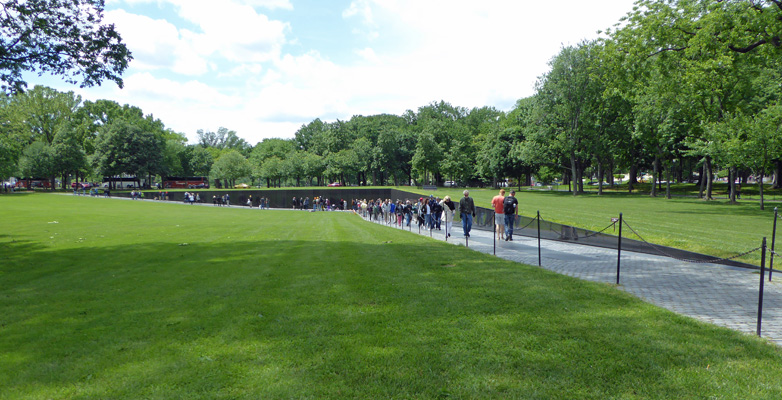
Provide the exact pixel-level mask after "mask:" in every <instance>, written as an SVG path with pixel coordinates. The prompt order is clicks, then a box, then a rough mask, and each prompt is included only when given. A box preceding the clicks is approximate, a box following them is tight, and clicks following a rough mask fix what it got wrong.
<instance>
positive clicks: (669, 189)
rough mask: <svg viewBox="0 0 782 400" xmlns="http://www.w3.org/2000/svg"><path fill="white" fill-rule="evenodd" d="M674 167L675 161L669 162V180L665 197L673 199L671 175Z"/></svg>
mask: <svg viewBox="0 0 782 400" xmlns="http://www.w3.org/2000/svg"><path fill="white" fill-rule="evenodd" d="M672 169H673V162H670V163H668V179H667V182H665V198H666V199H668V200H670V199H671V175H672V171H671V170H672Z"/></svg>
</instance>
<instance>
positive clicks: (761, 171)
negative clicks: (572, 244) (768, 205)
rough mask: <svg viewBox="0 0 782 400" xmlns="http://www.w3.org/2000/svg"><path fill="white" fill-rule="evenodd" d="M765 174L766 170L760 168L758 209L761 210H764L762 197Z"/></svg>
mask: <svg viewBox="0 0 782 400" xmlns="http://www.w3.org/2000/svg"><path fill="white" fill-rule="evenodd" d="M765 174H766V171H765V170H763V169H761V170H760V181H759V182H758V184H759V185H760V209H761V210H765V204H764V199H763V178H764V177H765V176H764V175H765Z"/></svg>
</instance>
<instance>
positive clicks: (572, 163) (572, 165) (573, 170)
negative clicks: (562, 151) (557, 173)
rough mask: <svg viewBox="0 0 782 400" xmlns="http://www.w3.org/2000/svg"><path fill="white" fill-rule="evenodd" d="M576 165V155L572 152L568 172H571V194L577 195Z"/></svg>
mask: <svg viewBox="0 0 782 400" xmlns="http://www.w3.org/2000/svg"><path fill="white" fill-rule="evenodd" d="M577 170H578V167H577V166H576V155H575V154H574V153H570V174H571V178H572V179H571V180H572V181H573V188H572V189H571V191H572V192H573V196H577V195H578V186H577V185H578V171H577Z"/></svg>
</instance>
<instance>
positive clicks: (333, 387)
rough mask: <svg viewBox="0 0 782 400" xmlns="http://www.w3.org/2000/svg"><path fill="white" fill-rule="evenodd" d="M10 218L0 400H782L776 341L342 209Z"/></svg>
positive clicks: (41, 212)
mask: <svg viewBox="0 0 782 400" xmlns="http://www.w3.org/2000/svg"><path fill="white" fill-rule="evenodd" d="M523 198H525V199H526V197H523ZM0 210H1V211H0V221H2V222H3V225H4V227H5V228H4V229H3V231H2V232H3V233H2V234H0V245H1V246H2V249H3V250H2V253H3V261H2V262H1V263H0V399H65V398H67V399H71V398H73V399H138V398H144V399H171V398H181V399H220V398H226V399H244V398H248V399H271V398H282V399H288V398H313V399H321V398H360V399H371V398H447V397H453V398H481V399H483V398H498V399H507V398H539V399H551V398H578V399H606V398H627V399H636V398H637V399H649V398H660V399H667V398H742V399H770V398H780V397H782V380H780V379H779V377H780V375H781V374H782V354H780V350H779V348H778V347H776V346H774V345H771V344H769V343H767V342H766V341H765V340H763V339H758V338H756V337H753V336H750V335H745V334H741V333H738V332H734V331H731V330H728V329H725V328H718V327H714V326H711V325H707V324H704V323H700V322H697V321H695V320H693V319H689V318H685V317H681V316H678V315H676V314H673V313H671V312H668V311H666V310H663V309H660V308H657V307H654V306H651V305H649V304H646V303H643V302H641V301H639V300H637V299H636V298H634V297H632V296H630V295H628V294H626V293H624V292H622V291H619V290H617V289H615V288H613V287H611V286H609V285H605V284H597V283H590V282H583V281H579V280H576V279H573V278H569V277H564V276H560V275H556V274H554V273H551V272H548V271H546V270H542V269H539V268H536V267H530V266H525V265H519V264H515V263H512V262H508V261H504V260H500V259H497V258H494V257H491V256H488V255H484V254H481V253H478V252H474V251H471V250H469V249H465V248H463V247H457V246H453V245H450V244H444V243H441V242H438V241H436V240H431V239H429V238H426V237H421V236H418V235H413V234H410V233H406V232H403V231H400V230H394V229H388V228H385V227H382V226H379V225H376V224H369V223H365V222H363V221H361V219H360V218H358V217H356V216H353V215H350V214H347V213H308V212H292V211H260V210H257V209H255V210H249V209H228V208H218V207H211V206H207V207H201V206H186V205H181V204H170V203H157V202H141V201H128V200H116V199H103V198H90V197H75V196H64V195H47V194H32V195H6V196H0Z"/></svg>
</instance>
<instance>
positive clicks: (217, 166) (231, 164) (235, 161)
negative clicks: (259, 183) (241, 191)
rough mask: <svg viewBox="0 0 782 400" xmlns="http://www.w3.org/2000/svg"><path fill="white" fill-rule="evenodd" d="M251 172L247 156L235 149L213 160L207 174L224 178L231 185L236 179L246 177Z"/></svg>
mask: <svg viewBox="0 0 782 400" xmlns="http://www.w3.org/2000/svg"><path fill="white" fill-rule="evenodd" d="M251 173H252V168H251V167H250V163H249V161H247V158H245V157H244V156H243V155H242V154H241V153H239V152H238V151H236V150H229V151H227V152H226V153H225V154H223V155H222V156H220V158H218V159H217V160H216V161H215V163H214V164H213V165H212V171H211V172H210V173H209V176H211V177H214V178H219V179H223V180H226V181H228V183H229V185H230V186H233V185H235V184H236V180H237V179H239V178H244V177H248V176H250V174H251Z"/></svg>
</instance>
